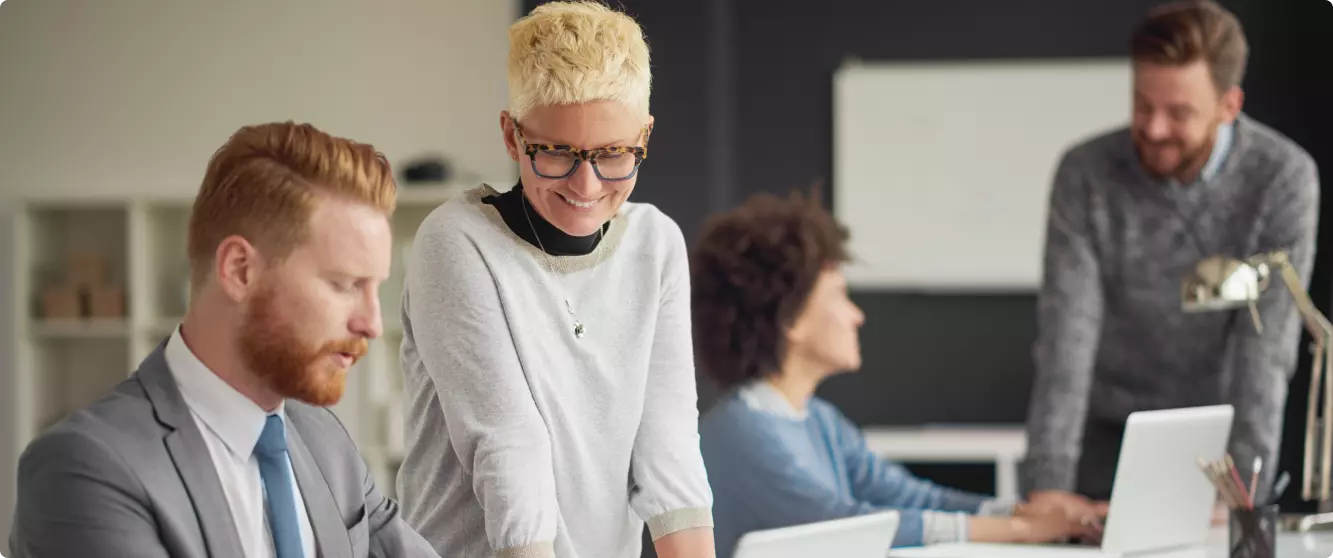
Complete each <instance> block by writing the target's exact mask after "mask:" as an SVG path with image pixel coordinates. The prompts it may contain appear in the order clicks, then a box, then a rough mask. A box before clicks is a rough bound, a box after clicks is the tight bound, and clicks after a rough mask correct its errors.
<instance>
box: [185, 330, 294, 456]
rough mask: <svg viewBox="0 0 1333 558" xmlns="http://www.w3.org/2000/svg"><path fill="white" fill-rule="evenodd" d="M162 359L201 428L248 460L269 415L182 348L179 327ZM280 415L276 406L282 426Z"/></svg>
mask: <svg viewBox="0 0 1333 558" xmlns="http://www.w3.org/2000/svg"><path fill="white" fill-rule="evenodd" d="M165 356H166V360H167V367H168V368H170V369H171V374H172V376H173V377H174V378H175V379H176V384H177V385H178V386H179V387H180V391H181V396H182V397H184V399H185V403H186V404H187V405H189V407H190V410H191V411H193V412H194V414H195V416H197V417H199V419H200V420H201V421H203V423H204V424H203V426H204V427H205V428H208V429H209V430H211V431H213V433H215V434H216V435H217V436H218V438H220V439H221V440H222V443H223V444H224V445H226V446H227V450H228V451H230V452H231V453H232V454H233V455H234V456H235V457H236V458H238V459H240V460H247V459H249V458H250V455H251V454H253V453H254V449H255V444H257V443H259V435H260V434H261V433H263V431H264V421H265V420H267V419H268V415H269V413H266V412H264V409H262V408H260V407H259V405H256V404H255V403H254V401H251V400H250V398H248V397H246V396H245V395H243V394H242V393H241V392H239V391H236V389H235V388H233V387H231V386H230V385H228V384H227V382H224V381H222V378H219V377H218V376H217V374H214V373H213V371H212V370H210V369H209V368H208V367H207V366H205V365H204V363H203V362H202V361H200V360H199V357H197V356H195V354H194V351H191V350H190V348H189V347H188V346H187V345H186V344H185V339H184V338H183V337H182V336H181V332H180V328H179V327H177V328H176V330H175V331H173V332H172V334H171V338H170V339H169V340H168V341H167V347H166V354H165ZM282 411H283V407H282V405H281V404H279V406H278V408H277V410H275V411H274V413H276V414H277V415H279V416H282V417H283V421H284V422H286V417H285V416H283V413H282Z"/></svg>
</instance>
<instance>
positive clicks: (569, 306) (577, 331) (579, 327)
mask: <svg viewBox="0 0 1333 558" xmlns="http://www.w3.org/2000/svg"><path fill="white" fill-rule="evenodd" d="M522 198H523V218H524V219H527V221H528V229H530V230H531V231H532V237H533V238H536V239H537V247H538V248H541V251H542V258H543V259H545V260H546V269H547V270H549V271H550V272H551V278H552V279H554V280H555V282H556V284H557V286H559V287H560V290H561V291H564V287H563V286H560V285H559V283H560V276H559V275H558V274H556V272H555V265H553V264H552V263H551V254H550V253H549V252H547V251H546V246H544V245H543V244H542V236H541V235H540V234H537V227H534V226H533V225H532V216H530V215H529V214H528V198H527V196H526V195H523V196H522ZM604 227H605V225H603V226H601V227H598V228H597V246H596V247H595V248H593V250H594V251H596V252H598V254H597V261H596V262H595V263H594V264H593V272H592V276H591V277H589V278H588V282H589V283H591V282H592V280H593V279H595V278H596V277H597V273H598V272H599V271H601V263H602V256H603V254H604V251H603V250H602V240H603V238H602V230H603V228H604ZM564 298H565V311H566V312H569V317H570V318H571V319H573V320H574V338H575V339H583V336H584V335H587V333H588V328H586V327H584V326H583V321H582V320H580V319H579V315H578V312H576V311H575V310H574V304H573V303H571V302H570V301H569V295H568V294H565V295H564Z"/></svg>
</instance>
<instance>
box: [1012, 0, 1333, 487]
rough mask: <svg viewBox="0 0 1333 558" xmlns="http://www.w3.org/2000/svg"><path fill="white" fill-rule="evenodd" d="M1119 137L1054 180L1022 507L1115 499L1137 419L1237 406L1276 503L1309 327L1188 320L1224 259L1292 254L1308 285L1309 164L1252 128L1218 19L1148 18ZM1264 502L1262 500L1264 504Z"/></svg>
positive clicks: (1280, 320)
mask: <svg viewBox="0 0 1333 558" xmlns="http://www.w3.org/2000/svg"><path fill="white" fill-rule="evenodd" d="M1131 44H1132V56H1133V82H1134V87H1133V95H1134V103H1133V106H1134V110H1133V118H1132V123H1131V124H1130V126H1128V127H1127V128H1125V129H1120V130H1116V131H1112V132H1109V133H1105V134H1103V135H1100V136H1098V137H1095V138H1092V139H1090V140H1087V141H1085V142H1083V143H1081V144H1079V145H1077V146H1075V147H1073V148H1072V149H1070V150H1069V151H1068V152H1067V153H1065V154H1064V156H1063V158H1062V160H1061V162H1060V164H1059V166H1058V169H1057V171H1056V174H1055V179H1054V185H1053V188H1052V192H1051V197H1050V212H1049V217H1048V218H1049V222H1048V226H1047V232H1046V247H1045V264H1044V265H1045V270H1044V278H1043V284H1042V288H1041V293H1040V295H1039V299H1038V324H1039V334H1038V340H1037V343H1036V347H1035V355H1034V356H1035V360H1036V378H1035V382H1034V386H1033V392H1032V403H1031V408H1030V410H1029V417H1028V438H1029V448H1028V460H1027V463H1026V467H1025V469H1026V471H1025V477H1026V478H1025V482H1026V487H1027V489H1028V490H1030V491H1033V492H1040V491H1043V490H1053V489H1063V490H1073V491H1076V492H1079V493H1081V494H1084V495H1086V496H1088V497H1091V498H1095V499H1106V498H1109V497H1110V493H1111V484H1112V481H1113V479H1114V471H1115V466H1116V461H1117V459H1118V456H1119V446H1120V439H1121V436H1122V435H1123V433H1124V425H1125V420H1126V418H1127V416H1128V415H1129V414H1130V413H1132V412H1134V411H1140V410H1148V409H1162V408H1172V407H1187V406H1196V405H1207V404H1217V403H1230V404H1232V405H1234V406H1235V409H1236V415H1235V416H1236V418H1235V422H1234V424H1233V427H1232V439H1231V442H1230V444H1229V451H1230V452H1231V453H1232V455H1233V456H1234V457H1235V461H1236V462H1237V465H1238V466H1239V467H1241V468H1242V469H1241V472H1242V474H1245V475H1246V478H1248V475H1249V469H1250V464H1251V463H1253V461H1254V458H1255V457H1261V458H1263V460H1264V461H1263V462H1264V463H1265V466H1264V467H1262V469H1261V470H1262V475H1261V479H1260V486H1264V487H1267V486H1271V481H1272V478H1273V476H1274V473H1275V470H1276V469H1277V467H1276V461H1277V455H1278V446H1279V442H1280V441H1281V437H1282V417H1283V408H1284V405H1285V404H1286V400H1287V384H1288V382H1289V380H1290V378H1291V375H1292V373H1293V372H1294V370H1295V366H1296V362H1297V357H1298V354H1299V349H1300V346H1299V343H1300V334H1301V326H1300V322H1299V316H1298V314H1297V312H1296V309H1295V307H1294V305H1293V303H1292V301H1291V299H1290V296H1288V295H1287V293H1285V292H1283V289H1282V288H1280V287H1279V286H1275V287H1274V288H1270V289H1268V290H1267V291H1266V292H1265V293H1264V294H1263V298H1262V300H1260V303H1259V305H1258V308H1259V312H1260V314H1259V316H1260V318H1261V320H1262V324H1263V328H1262V331H1258V330H1257V329H1256V327H1255V325H1254V323H1253V322H1252V320H1251V319H1250V317H1249V314H1248V311H1245V310H1241V311H1236V312H1216V313H1189V314H1187V313H1185V312H1183V311H1182V310H1181V280H1182V279H1183V278H1184V277H1185V276H1186V275H1187V274H1189V273H1190V272H1191V271H1192V270H1193V268H1194V266H1195V264H1196V262H1198V261H1199V260H1200V259H1202V258H1204V257H1208V256H1213V255H1225V256H1230V257H1236V258H1247V257H1250V256H1252V255H1255V254H1257V253H1260V252H1268V251H1272V250H1285V251H1287V252H1288V253H1289V255H1290V258H1291V262H1292V264H1293V265H1294V266H1295V269H1296V271H1297V273H1298V274H1299V276H1300V277H1301V279H1302V281H1303V282H1304V283H1305V284H1307V285H1308V283H1309V277H1310V272H1311V267H1312V264H1313V259H1314V251H1315V246H1314V239H1315V230H1316V222H1317V220H1318V207H1319V199H1318V198H1319V185H1318V173H1317V170H1316V168H1315V164H1314V161H1313V160H1312V159H1311V157H1310V155H1309V154H1308V153H1306V152H1305V151H1304V150H1303V149H1301V148H1300V147H1299V146H1297V145H1296V144H1295V143H1293V142H1292V141H1291V140H1290V139H1288V138H1286V137H1285V136H1283V135H1281V134H1280V133H1278V132H1277V131H1275V130H1273V129H1271V128H1269V127H1267V126H1265V125H1263V124H1261V123H1259V122H1256V121H1255V120H1253V119H1251V118H1249V117H1248V116H1246V115H1245V114H1244V113H1242V112H1241V105H1242V98H1243V94H1242V92H1241V89H1240V83H1241V79H1242V77H1243V74H1244V71H1245V64H1246V58H1247V52H1248V47H1247V44H1246V40H1245V37H1244V34H1243V31H1242V29H1241V26H1240V24H1239V22H1238V21H1237V20H1236V18H1235V16H1234V15H1232V14H1231V13H1229V12H1227V11H1226V10H1224V9H1223V8H1221V7H1219V6H1217V5H1216V4H1214V3H1212V2H1197V1H1190V2H1179V3H1172V4H1167V5H1163V6H1159V7H1157V8H1155V9H1154V10H1153V11H1152V12H1151V13H1149V14H1148V17H1147V18H1146V19H1145V21H1144V22H1143V23H1142V24H1141V26H1140V27H1139V28H1138V29H1137V30H1136V31H1135V32H1134V34H1133V37H1132V40H1131ZM1260 492H1261V494H1264V493H1265V492H1264V491H1262V490H1261V491H1260Z"/></svg>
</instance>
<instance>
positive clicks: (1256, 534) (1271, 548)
mask: <svg viewBox="0 0 1333 558" xmlns="http://www.w3.org/2000/svg"><path fill="white" fill-rule="evenodd" d="M1229 521H1230V524H1229V525H1228V529H1227V532H1228V537H1227V538H1228V539H1229V540H1230V542H1231V554H1230V558H1273V557H1274V555H1276V553H1277V529H1278V507H1277V505H1271V506H1263V507H1260V508H1255V509H1252V510H1251V509H1233V510H1231V519H1230V520H1229Z"/></svg>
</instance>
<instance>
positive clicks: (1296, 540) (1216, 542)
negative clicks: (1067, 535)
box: [889, 527, 1333, 558]
mask: <svg viewBox="0 0 1333 558" xmlns="http://www.w3.org/2000/svg"><path fill="white" fill-rule="evenodd" d="M988 547H990V548H994V549H995V550H994V551H988ZM997 547H1003V548H997ZM889 556H891V557H903V558H1011V557H1018V556H1023V557H1031V558H1095V557H1097V556H1098V553H1097V552H1096V550H1095V549H1079V548H1077V547H1068V546H1064V547H1059V546H1041V545H974V544H957V545H953V544H949V545H936V546H929V547H923V548H904V549H896V550H893V551H891V552H890V553H889ZM1331 557H1333V532H1320V533H1282V534H1280V535H1278V540H1277V556H1276V558H1331ZM1131 558H1227V549H1226V528H1225V527H1221V528H1215V529H1213V531H1212V532H1211V533H1210V534H1209V537H1208V542H1207V543H1206V544H1204V545H1203V546H1201V547H1196V548H1190V549H1185V550H1180V551H1172V552H1159V553H1154V554H1142V555H1133V556H1132V557H1131Z"/></svg>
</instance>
